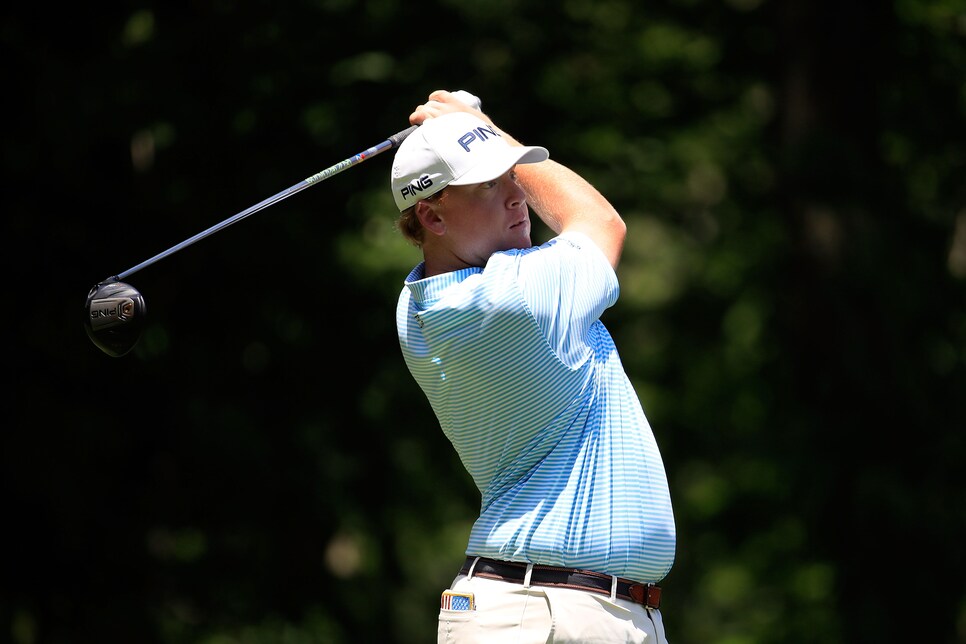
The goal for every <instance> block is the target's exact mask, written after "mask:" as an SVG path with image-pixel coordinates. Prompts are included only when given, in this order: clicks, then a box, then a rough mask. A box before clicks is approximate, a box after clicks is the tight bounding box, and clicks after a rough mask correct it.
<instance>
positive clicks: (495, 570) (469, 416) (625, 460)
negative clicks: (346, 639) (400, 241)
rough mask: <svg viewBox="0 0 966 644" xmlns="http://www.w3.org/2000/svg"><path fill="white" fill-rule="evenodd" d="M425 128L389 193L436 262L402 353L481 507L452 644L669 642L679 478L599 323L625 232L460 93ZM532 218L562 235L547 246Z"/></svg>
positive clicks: (557, 169)
mask: <svg viewBox="0 0 966 644" xmlns="http://www.w3.org/2000/svg"><path fill="white" fill-rule="evenodd" d="M409 120H410V122H411V123H412V124H414V125H420V127H419V128H418V129H417V130H416V131H415V132H414V133H413V134H411V135H410V136H409V137H408V138H407V139H406V140H405V141H404V142H403V143H402V144H401V145H400V147H399V149H398V150H397V152H396V155H395V158H394V161H393V167H392V177H391V186H392V193H393V197H394V199H395V202H396V206H397V207H398V208H399V211H400V213H401V214H400V217H399V221H398V225H399V228H400V230H401V232H402V234H403V235H404V236H405V237H406V238H407V239H409V240H411V241H412V242H413V243H414V244H415V245H416V246H418V247H419V248H420V249H421V250H422V256H423V261H422V262H420V263H419V265H417V266H416V267H415V268H414V269H413V270H412V272H411V273H410V274H409V276H408V277H407V278H406V280H405V284H404V286H403V288H402V292H401V294H400V297H399V302H398V308H397V312H396V324H397V327H398V332H399V342H400V346H401V348H402V354H403V356H404V358H405V361H406V364H407V366H408V367H409V370H410V372H411V373H412V375H413V377H414V378H415V379H416V381H417V382H418V383H419V386H420V387H421V388H422V390H423V392H424V393H425V394H426V397H427V399H428V400H429V403H430V405H431V406H432V408H433V411H434V412H435V414H436V417H437V418H438V420H439V424H440V427H441V428H442V431H443V433H444V434H445V436H446V437H447V438H448V439H449V441H450V442H451V443H452V445H453V447H454V448H455V450H456V452H457V454H458V455H459V457H460V459H461V460H462V463H463V465H464V466H465V467H466V470H467V471H468V473H469V474H470V476H472V478H473V480H474V482H475V483H476V486H477V487H478V488H479V491H480V494H481V495H482V502H481V506H480V515H479V518H478V519H477V520H476V521H475V523H474V525H473V527H472V530H471V532H470V535H469V543H468V544H467V547H466V561H465V563H464V565H463V567H462V569H461V570H460V571H458V574H457V575H456V576H455V578H454V580H453V583H452V585H451V586H450V588H448V589H446V590H445V591H443V593H442V598H441V605H440V613H439V629H438V641H439V642H463V643H466V642H496V643H500V644H503V643H510V642H514V643H525V642H540V643H543V642H554V643H562V642H589V641H593V642H647V643H648V644H650V643H651V642H663V643H666V641H667V640H666V637H665V634H664V626H663V623H662V619H661V613H660V602H661V589H660V587H659V586H658V585H657V584H658V582H660V581H661V580H662V579H663V578H664V577H665V575H666V574H667V573H668V571H669V570H670V569H671V565H672V563H673V561H674V548H675V529H674V517H673V513H672V509H671V500H670V495H669V492H668V485H667V477H666V475H665V471H664V465H663V462H662V459H661V454H660V452H659V450H658V446H657V443H656V442H655V439H654V435H653V434H652V432H651V428H650V426H649V424H648V421H647V419H646V417H645V415H644V411H643V408H642V406H641V403H640V401H639V400H638V397H637V395H636V393H635V392H634V389H633V387H632V385H631V383H630V381H629V379H628V377H627V375H626V374H625V372H624V368H623V366H622V364H621V360H620V357H619V356H618V353H617V349H616V348H615V346H614V343H613V341H612V339H611V336H610V334H609V333H608V332H607V330H606V329H605V328H604V325H603V324H602V323H601V321H600V317H601V315H602V314H603V313H604V311H605V310H606V309H607V308H609V307H611V306H613V305H614V303H615V302H616V301H617V296H618V291H619V288H618V281H617V275H616V272H615V269H616V268H617V265H618V262H619V261H620V257H621V250H622V248H623V244H624V237H625V234H626V227H625V224H624V221H623V220H622V219H621V217H620V216H619V215H618V213H617V212H616V211H615V210H614V208H613V207H612V206H611V204H610V203H609V202H608V201H607V200H606V199H605V198H604V197H603V196H602V195H601V194H600V193H599V192H598V191H597V190H596V189H595V188H594V187H593V186H591V185H590V184H589V183H587V181H585V180H584V179H582V178H581V177H580V176H578V175H577V174H576V173H574V172H573V171H571V170H569V169H568V168H566V167H564V166H563V165H561V164H559V163H557V162H555V161H551V160H549V154H548V152H547V150H546V149H545V148H542V147H534V146H524V145H521V144H520V143H519V142H518V141H516V140H515V139H514V138H513V137H511V136H510V135H509V134H507V133H506V132H504V131H502V130H501V129H500V128H498V127H497V126H496V125H494V123H493V122H492V121H491V120H490V118H489V117H487V116H486V115H485V114H484V113H482V112H481V111H479V110H477V109H474V108H472V107H470V106H469V105H466V104H464V103H462V102H460V101H459V100H458V99H457V98H456V97H454V96H453V95H452V94H451V93H449V92H446V91H436V92H433V93H432V94H430V95H429V99H428V101H427V102H426V103H424V104H422V105H420V106H419V107H417V108H416V110H415V111H414V112H413V113H412V114H411V115H410V117H409ZM530 209H532V210H533V212H534V213H535V214H536V215H537V216H538V217H540V219H541V220H542V221H543V222H544V223H546V224H547V226H548V227H549V228H550V229H551V230H552V231H553V232H554V233H555V236H554V237H553V238H552V239H550V240H549V241H547V242H546V243H543V244H541V245H539V246H534V245H533V244H532V243H531V239H530ZM454 572H455V571H454Z"/></svg>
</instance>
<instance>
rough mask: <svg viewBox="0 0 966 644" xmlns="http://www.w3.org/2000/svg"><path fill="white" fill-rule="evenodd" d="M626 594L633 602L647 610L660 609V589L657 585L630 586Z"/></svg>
mask: <svg viewBox="0 0 966 644" xmlns="http://www.w3.org/2000/svg"><path fill="white" fill-rule="evenodd" d="M627 592H628V594H629V595H630V596H631V597H633V598H634V601H636V602H637V603H639V604H643V605H644V606H646V607H648V608H654V609H657V608H660V607H661V587H660V586H658V585H657V584H631V586H630V588H628V589H627Z"/></svg>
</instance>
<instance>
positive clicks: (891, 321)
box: [0, 0, 966, 644]
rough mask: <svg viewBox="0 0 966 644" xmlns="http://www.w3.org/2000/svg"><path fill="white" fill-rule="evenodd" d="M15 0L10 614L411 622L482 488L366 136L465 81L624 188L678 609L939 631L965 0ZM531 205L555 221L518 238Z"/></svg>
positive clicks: (364, 637)
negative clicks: (98, 329) (108, 346)
mask: <svg viewBox="0 0 966 644" xmlns="http://www.w3.org/2000/svg"><path fill="white" fill-rule="evenodd" d="M278 4H279V3H263V2H254V3H252V2H250V3H244V6H242V4H241V3H237V4H235V3H226V2H218V1H215V2H202V3H192V4H191V6H190V7H181V8H176V7H175V8H172V7H170V6H166V5H164V4H163V3H157V2H143V3H115V4H112V5H111V6H107V7H98V8H96V9H95V8H93V7H89V6H80V5H71V6H68V7H66V8H61V9H56V10H55V9H54V8H52V7H51V6H46V5H34V6H33V7H32V8H28V7H27V6H25V5H18V6H16V7H8V8H6V9H4V10H3V20H2V28H0V43H2V47H3V61H4V62H3V68H2V69H3V88H4V103H5V112H6V114H7V118H6V119H5V121H4V123H5V125H6V127H5V128H4V132H3V146H2V151H3V157H2V158H3V193H4V194H3V196H4V206H3V211H4V216H3V239H4V241H5V247H6V249H7V252H6V253H5V254H4V263H5V268H6V270H5V274H6V275H7V276H8V280H7V292H8V300H7V302H8V306H7V307H6V311H7V313H6V316H5V328H6V329H7V337H8V339H9V344H8V346H9V349H8V352H9V353H10V354H11V355H12V359H11V360H9V361H8V362H7V365H8V368H7V370H6V371H7V380H8V382H9V383H10V384H8V385H7V386H6V387H5V388H4V399H3V400H4V407H5V408H6V409H7V410H9V411H8V414H7V415H6V417H7V418H8V421H7V422H5V423H4V428H3V443H2V445H0V485H2V488H0V490H2V492H0V493H2V497H0V498H2V501H3V505H2V507H3V510H4V520H3V524H4V528H3V530H2V541H0V545H2V547H3V550H2V552H3V555H4V556H3V558H2V560H3V563H2V564H0V566H2V567H0V641H10V642H14V643H16V644H29V643H39V642H58V643H59V642H65V643H66V642H138V643H141V642H143V643H149V644H150V643H154V642H158V643H162V642H165V643H166V642H203V643H206V644H229V643H243V642H244V643H248V642H285V643H295V642H333V643H335V642H407V643H408V642H425V641H433V638H434V633H435V618H436V610H437V609H436V606H437V605H438V604H437V602H438V593H439V591H440V589H441V588H442V587H444V586H445V585H447V584H448V583H449V581H450V579H451V578H452V576H453V575H454V574H455V572H456V570H457V568H458V566H459V564H460V562H461V560H462V552H463V547H464V545H465V539H466V536H467V534H468V530H469V526H470V523H471V521H472V519H473V518H474V517H475V512H476V508H477V505H478V502H479V499H478V495H477V493H476V492H475V490H474V489H473V487H472V484H471V481H470V480H469V478H468V477H467V476H466V475H465V474H464V473H463V470H462V468H461V467H460V465H459V462H458V460H457V458H456V457H455V455H454V454H453V453H452V452H451V449H450V447H449V445H448V444H446V442H445V440H444V439H443V437H442V435H441V434H440V433H439V431H438V427H437V425H436V422H435V419H434V418H433V417H432V415H431V412H430V410H429V407H428V405H427V404H426V403H425V400H424V399H423V398H422V395H421V394H420V392H419V391H418V390H417V388H416V387H415V385H414V384H413V383H412V382H411V379H410V377H409V374H408V373H407V372H406V370H405V365H404V363H403V361H402V359H401V357H400V355H399V350H398V344H397V342H396V338H395V331H394V324H393V315H394V305H395V298H396V295H397V294H398V291H399V288H400V286H401V281H402V279H403V277H404V276H405V275H406V274H407V272H408V270H409V269H410V268H411V266H412V265H413V264H414V263H415V262H416V261H417V260H418V257H417V254H416V251H415V250H414V249H412V248H410V247H408V246H406V244H405V243H404V242H402V240H401V238H400V237H399V236H398V234H397V233H396V232H395V231H394V229H393V217H394V213H395V211H394V209H393V205H392V201H391V197H390V195H389V192H388V172H389V167H390V163H391V160H390V159H389V158H388V157H389V155H388V154H387V155H386V156H385V157H377V158H375V159H371V160H369V161H367V162H365V163H364V164H362V165H360V166H358V167H356V168H353V169H351V170H349V171H347V172H345V173H343V174H340V175H338V176H336V177H334V178H332V179H330V180H328V181H325V182H323V183H321V184H318V185H316V186H314V187H312V189H311V190H309V191H306V192H302V193H299V194H298V195H296V196H294V197H292V198H291V199H289V200H286V201H284V202H282V203H281V204H278V205H275V206H273V207H272V208H271V209H269V210H266V211H264V212H261V213H258V214H257V215H255V216H254V217H251V218H249V219H245V220H244V221H242V222H240V223H238V224H237V225H235V226H232V227H230V228H228V229H225V230H223V231H221V232H219V233H218V234H217V235H215V236H212V237H209V238H206V239H204V240H203V241H201V242H199V243H197V244H196V245H193V246H190V247H189V248H187V249H184V250H182V251H180V252H178V253H176V254H175V255H172V256H170V257H167V258H165V259H163V260H161V261H159V262H158V263H156V264H153V265H151V266H149V267H147V268H144V269H143V270H140V271H138V272H137V273H136V274H134V275H132V276H130V277H129V278H128V279H127V280H126V281H128V282H130V283H131V284H133V285H134V286H135V287H137V288H138V290H140V292H141V293H143V294H144V296H145V299H146V301H147V310H148V326H147V328H146V330H145V333H144V335H143V337H142V338H141V341H140V342H139V344H138V346H137V347H136V349H135V350H134V351H133V352H132V353H131V354H129V355H127V356H125V357H123V358H117V359H114V358H110V357H108V356H106V355H105V354H103V353H101V352H100V351H98V350H97V349H96V348H95V347H94V346H93V344H91V343H90V342H89V341H88V338H87V337H86V335H85V333H84V330H83V325H82V319H83V318H82V315H83V314H84V308H83V306H84V300H85V297H86V295H87V292H88V290H89V289H90V287H91V286H92V285H93V284H95V283H96V282H98V281H99V280H102V279H104V278H107V277H109V276H111V275H114V274H116V273H119V272H122V271H124V270H126V269H128V268H130V267H133V266H136V265H137V264H139V263H140V262H142V261H144V260H145V259H148V258H150V257H152V256H154V255H155V254H156V253H159V252H161V251H163V250H165V249H168V248H170V247H172V246H174V245H175V244H177V243H179V242H181V241H182V240H185V239H187V238H189V237H191V236H192V235H194V234H196V233H198V232H200V231H202V230H205V229H207V228H208V227H209V226H212V225H214V224H216V223H218V222H220V221H222V220H224V219H226V218H228V217H230V216H231V215H233V214H235V213H236V212H240V211H242V210H244V209H245V208H247V207H248V206H251V205H253V204H255V203H257V202H259V201H261V200H262V199H265V198H267V197H269V196H271V195H273V194H275V193H277V192H279V191H281V190H283V189H285V188H287V187H289V186H291V185H293V184H295V183H297V182H298V181H300V180H301V179H304V178H306V177H308V176H309V175H312V174H314V173H316V172H318V171H320V170H322V169H324V168H327V167H328V166H330V165H332V164H334V163H336V162H338V161H341V160H342V159H345V158H348V157H350V156H352V155H354V154H356V153H357V152H360V151H362V150H364V149H365V148H367V147H369V146H371V145H374V144H376V143H378V142H380V141H381V140H383V139H384V138H386V137H387V136H388V135H390V134H392V133H395V132H397V131H399V130H401V129H403V128H405V127H406V125H407V122H406V119H407V116H408V114H409V113H410V111H411V110H412V108H413V107H414V106H415V105H417V104H418V103H420V102H422V101H423V100H424V98H425V96H426V95H427V94H428V93H429V92H430V91H432V90H434V89H437V88H449V89H458V88H463V89H468V90H470V91H472V92H473V93H475V94H477V95H479V96H480V97H481V98H482V100H483V107H484V109H485V110H486V111H487V112H489V113H490V114H491V115H493V116H494V118H495V119H496V120H497V121H498V122H499V123H500V124H501V125H502V126H503V127H505V128H506V129H507V130H508V131H510V132H513V133H514V134H516V135H517V136H518V137H519V138H521V139H523V140H524V141H525V142H531V143H539V144H543V145H546V146H547V147H548V148H550V150H551V154H552V155H553V156H554V157H555V158H556V159H558V160H560V161H562V162H564V163H566V164H568V165H570V166H572V167H574V168H575V169H577V170H578V171H580V172H582V173H584V174H585V175H586V176H587V177H588V178H589V179H591V180H592V181H593V182H594V183H595V184H596V185H598V186H599V187H600V188H601V189H602V191H603V192H605V194H607V195H608V196H609V197H610V198H611V199H612V200H613V202H614V203H615V204H616V205H617V207H618V208H619V209H620V211H621V212H622V214H623V215H624V217H625V219H626V220H627V222H628V225H629V233H630V237H629V240H628V245H627V249H626V251H625V255H624V260H623V263H622V266H621V269H620V276H621V283H622V297H621V301H620V302H619V303H618V305H617V306H616V307H615V308H613V309H611V310H610V311H608V312H607V315H606V317H605V322H606V323H607V324H608V326H609V327H610V328H611V330H612V332H613V334H614V335H615V339H616V341H617V343H618V346H619V347H621V349H622V355H623V358H624V362H625V365H626V367H627V369H628V371H629V373H630V374H631V376H632V378H633V380H634V382H635V384H636V386H637V387H638V389H639V392H640V394H641V398H642V400H643V402H644V405H645V409H646V410H647V413H648V416H649V418H650V420H651V423H652V425H653V427H654V429H655V432H656V433H657V436H658V439H659V442H660V444H661V447H662V451H663V453H664V456H665V460H666V465H667V468H668V473H669V478H670V482H671V488H672V495H673V498H674V502H675V510H676V515H677V519H678V529H679V552H678V559H677V563H676V565H675V567H674V569H673V570H672V571H671V573H670V575H669V576H668V577H667V579H666V580H665V581H664V584H663V585H664V587H665V597H666V600H665V609H664V615H665V622H666V624H667V626H668V630H669V634H670V637H671V641H672V642H675V644H698V643H701V644H706V643H710V642H716V643H719V644H752V643H771V642H776V643H777V642H780V643H797V642H801V643H805V642H849V643H853V642H910V641H914V642H929V643H938V644H951V643H955V642H959V643H961V642H966V562H964V554H963V553H964V548H963V542H964V536H966V503H964V501H966V496H964V492H966V467H964V465H963V462H964V457H966V444H964V443H966V439H964V436H963V427H964V421H966V409H964V400H966V396H964V392H966V299H964V294H966V289H964V280H966V181H964V177H966V174H964V168H966V163H964V161H966V158H964V157H966V151H964V150H966V148H964V142H966V80H964V79H966V7H964V5H963V4H962V2H960V1H958V0H946V1H936V2H917V1H914V0H895V1H893V2H882V3H861V2H858V1H857V0H845V1H844V2H832V1H831V0H823V1H821V2H808V1H807V0H784V1H781V0H727V1H725V2H711V1H708V0H662V1H660V2H649V3H639V2H635V1H633V0H605V1H599V0H568V1H567V2H562V3H556V4H555V5H554V3H550V4H548V3H542V2H535V1H532V0H518V1H513V0H486V1H482V2H474V3H463V2H455V1H450V2H447V1H442V0H438V1H436V2H430V3H428V4H426V3H404V2H401V1H397V0H378V1H372V2H359V1H355V0H324V1H318V2H304V1H303V2H288V3H282V5H283V6H277V5H278ZM537 241H542V238H541V239H538V240H537Z"/></svg>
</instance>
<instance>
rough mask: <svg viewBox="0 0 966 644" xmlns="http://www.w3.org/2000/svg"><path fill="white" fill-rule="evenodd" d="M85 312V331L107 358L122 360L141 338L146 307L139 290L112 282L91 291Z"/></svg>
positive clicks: (125, 284) (119, 282)
mask: <svg viewBox="0 0 966 644" xmlns="http://www.w3.org/2000/svg"><path fill="white" fill-rule="evenodd" d="M84 313H85V316H84V328H85V329H86V330H87V335H88V336H89V337H90V339H91V341H92V342H93V343H94V344H95V345H97V348H99V349H100V350H101V351H103V352H104V353H106V354H107V355H109V356H111V357H114V358H119V357H121V356H123V355H124V354H126V353H127V352H129V351H130V350H131V349H133V348H134V345H135V344H137V342H138V339H139V338H140V337H141V331H142V329H143V328H144V316H145V313H146V308H145V305H144V298H143V297H142V296H141V294H140V293H139V292H138V291H137V289H136V288H134V287H133V286H131V285H130V284H127V283H125V282H121V281H119V280H116V279H114V280H110V279H109V280H106V281H103V282H99V283H98V284H95V285H94V286H93V287H92V288H91V291H90V293H88V294H87V304H86V306H85V307H84Z"/></svg>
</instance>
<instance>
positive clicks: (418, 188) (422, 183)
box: [399, 174, 433, 199]
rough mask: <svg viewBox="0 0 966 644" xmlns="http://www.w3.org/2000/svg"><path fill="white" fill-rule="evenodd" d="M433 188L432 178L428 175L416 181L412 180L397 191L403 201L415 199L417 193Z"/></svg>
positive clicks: (421, 176)
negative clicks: (409, 198) (410, 198)
mask: <svg viewBox="0 0 966 644" xmlns="http://www.w3.org/2000/svg"><path fill="white" fill-rule="evenodd" d="M432 187H433V178H432V177H430V176H429V175H428V174H424V175H420V177H419V178H418V179H413V180H412V181H410V182H409V183H407V184H406V185H404V186H403V187H402V188H400V190H399V194H400V195H401V196H402V198H403V199H406V198H408V197H415V196H416V195H417V194H418V193H420V192H423V191H424V190H428V189H429V188H432Z"/></svg>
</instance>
